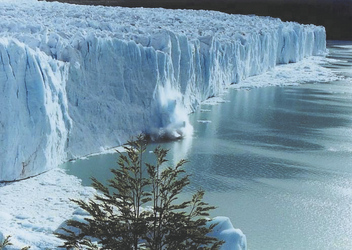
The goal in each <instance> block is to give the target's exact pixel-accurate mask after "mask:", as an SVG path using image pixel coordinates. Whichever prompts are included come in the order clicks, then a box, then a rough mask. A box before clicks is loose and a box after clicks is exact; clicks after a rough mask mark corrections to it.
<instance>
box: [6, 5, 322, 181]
mask: <svg viewBox="0 0 352 250" xmlns="http://www.w3.org/2000/svg"><path fill="white" fill-rule="evenodd" d="M24 3H25V4H24ZM0 12H1V17H2V18H1V20H0V95H1V99H0V143H1V147H0V182H1V181H14V180H20V179H24V178H27V177H30V176H34V175H37V174H40V173H43V172H45V171H47V170H49V169H52V168H54V167H56V166H58V165H59V164H60V163H62V162H64V161H67V160H69V159H74V158H77V157H82V156H85V155H88V154H91V153H97V152H102V151H104V150H106V149H109V148H111V147H115V146H118V145H121V144H123V143H125V142H126V141H127V140H128V139H130V137H131V136H133V135H136V134H139V133H141V132H143V133H147V134H150V135H151V136H155V137H157V136H171V137H180V136H183V135H185V134H187V133H189V131H191V130H192V127H191V125H190V124H189V122H188V114H189V113H190V112H192V111H194V110H195V109H196V108H197V106H198V105H199V104H200V103H201V102H202V101H204V100H206V99H208V98H210V97H213V96H218V95H219V94H221V93H223V92H224V91H225V90H226V89H227V88H228V87H229V86H230V85H234V84H236V86H237V85H238V86H241V82H243V81H244V80H245V79H248V77H250V76H255V75H260V74H262V73H264V72H267V71H268V70H271V69H273V68H274V67H275V66H276V65H280V64H288V63H294V62H298V61H300V60H302V59H304V58H306V57H309V56H313V55H324V54H325V53H326V33H325V29H324V27H320V26H314V25H301V24H298V23H293V22H282V21H281V20H279V19H275V18H271V17H258V16H243V15H229V14H224V13H220V12H215V11H195V10H165V9H144V8H122V7H103V6H76V5H70V4H63V3H57V2H50V3H48V2H44V1H36V0H30V1H19V0H17V1H15V2H13V1H9V0H0Z"/></svg>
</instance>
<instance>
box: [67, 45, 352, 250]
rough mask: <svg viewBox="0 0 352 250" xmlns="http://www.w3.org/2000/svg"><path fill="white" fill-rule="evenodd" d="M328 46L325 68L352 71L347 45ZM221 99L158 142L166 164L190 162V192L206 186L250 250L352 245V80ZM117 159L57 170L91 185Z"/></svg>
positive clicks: (241, 93) (100, 158) (351, 49)
mask: <svg viewBox="0 0 352 250" xmlns="http://www.w3.org/2000/svg"><path fill="white" fill-rule="evenodd" d="M350 45H351V43H350ZM329 46H330V57H332V58H335V59H339V61H336V62H334V63H332V64H329V65H326V66H327V67H330V68H332V69H334V70H335V71H337V72H339V74H340V75H342V76H345V77H352V46H349V47H348V46H343V47H341V46H339V44H337V43H336V42H334V43H330V44H329ZM225 99H226V100H229V102H225V103H222V104H219V105H202V106H201V107H200V109H199V110H198V111H197V112H195V113H194V114H192V115H191V116H190V119H191V123H192V125H193V127H194V134H193V136H192V137H190V138H185V139H183V140H179V141H174V142H168V143H163V144H162V146H163V147H165V148H170V154H169V157H170V162H171V163H175V162H177V161H178V160H180V159H181V158H186V159H188V160H189V161H190V162H189V163H188V164H187V165H186V166H185V168H186V170H187V172H188V173H190V174H192V177H191V181H192V184H191V187H190V188H189V190H188V191H193V190H195V189H197V188H203V189H204V190H205V191H206V197H205V199H206V201H207V202H209V203H211V204H215V205H217V206H218V208H217V209H216V210H215V211H214V213H213V215H224V216H228V217H230V218H231V221H232V223H233V224H234V226H235V227H237V228H240V229H241V230H242V231H243V232H244V233H245V234H246V235H247V240H248V246H249V249H285V250H286V249H352V88H351V82H350V81H348V80H347V79H346V80H344V79H342V80H341V81H337V82H330V83H324V84H323V83H310V84H304V85H300V86H292V87H265V88H256V89H250V90H231V91H229V93H228V94H227V95H226V96H225ZM151 147H154V145H151ZM150 156H151V155H150V154H149V157H150ZM116 160H117V156H116V155H100V156H95V157H91V158H89V159H88V160H79V161H76V162H74V163H67V164H65V165H64V166H63V167H64V168H66V169H67V171H68V173H70V174H74V175H76V176H78V177H80V178H81V179H82V180H83V184H84V185H89V184H90V180H89V177H90V176H96V177H97V178H98V179H100V180H104V179H106V178H109V176H110V175H109V169H110V168H112V167H115V166H116ZM185 195H187V194H185Z"/></svg>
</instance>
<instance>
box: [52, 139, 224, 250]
mask: <svg viewBox="0 0 352 250" xmlns="http://www.w3.org/2000/svg"><path fill="white" fill-rule="evenodd" d="M146 148H147V141H146V139H145V138H144V137H143V136H142V135H141V136H138V137H137V138H136V140H134V141H130V142H129V143H128V145H126V146H125V147H124V149H125V150H126V153H119V160H118V168H115V169H111V172H112V174H113V178H112V179H110V180H108V185H104V184H102V183H101V182H99V181H98V180H97V179H95V178H92V180H93V187H94V188H95V189H96V190H97V191H98V192H97V194H96V195H95V197H94V198H92V199H90V200H89V201H83V200H72V201H73V202H74V203H76V204H77V205H78V206H79V207H80V208H81V209H82V210H84V211H85V212H86V213H87V214H89V216H88V217H86V218H84V220H74V219H72V220H69V221H67V225H66V226H64V227H62V228H61V231H60V232H57V233H56V235H57V237H59V238H61V239H63V240H64V244H63V245H62V246H60V247H64V248H67V249H71V248H76V249H77V248H78V249H82V248H84V249H133V250H137V249H152V250H161V249H218V248H219V247H220V246H221V245H222V244H223V242H222V241H219V240H217V239H216V238H214V237H210V236H208V234H209V233H210V232H211V231H212V229H213V228H214V227H215V226H216V224H214V223H210V219H208V218H207V217H208V216H209V211H211V210H213V209H214V208H215V207H214V206H210V205H209V204H208V203H205V202H203V201H202V200H203V196H204V191H202V190H199V191H198V192H196V193H195V194H194V195H193V196H192V198H191V199H190V200H187V201H183V202H178V198H179V195H180V193H181V192H182V191H184V188H185V187H186V186H187V185H189V184H190V180H189V175H187V174H186V173H185V170H184V169H183V168H182V166H183V165H184V164H185V163H186V160H181V161H180V162H178V163H177V164H176V166H174V167H171V166H166V164H167V159H166V156H167V153H168V150H165V149H162V148H161V147H157V148H155V150H154V151H153V154H154V156H155V164H151V163H145V162H144V153H145V151H146Z"/></svg>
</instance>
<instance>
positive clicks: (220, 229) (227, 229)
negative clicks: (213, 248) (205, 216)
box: [209, 216, 247, 250]
mask: <svg viewBox="0 0 352 250" xmlns="http://www.w3.org/2000/svg"><path fill="white" fill-rule="evenodd" d="M216 223H218V224H217V225H216V226H215V227H214V229H213V231H212V233H211V234H209V236H212V237H215V238H217V239H219V240H223V241H225V243H224V244H223V245H222V246H221V248H220V249H221V250H246V249H247V239H246V236H245V235H244V234H243V233H242V231H241V230H240V229H235V228H234V227H233V225H232V223H231V221H230V219H229V218H228V217H224V216H218V217H215V218H214V219H213V220H211V223H209V224H216Z"/></svg>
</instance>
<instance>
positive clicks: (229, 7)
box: [46, 0, 352, 40]
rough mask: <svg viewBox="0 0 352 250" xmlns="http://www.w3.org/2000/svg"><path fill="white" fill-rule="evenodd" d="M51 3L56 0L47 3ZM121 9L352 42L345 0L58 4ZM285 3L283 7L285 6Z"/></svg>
mask: <svg viewBox="0 0 352 250" xmlns="http://www.w3.org/2000/svg"><path fill="white" fill-rule="evenodd" d="M46 1H47V2H51V1H54V0H46ZM55 1H58V2H66V3H72V4H84V5H104V6H122V7H153V8H156V7H162V8H169V9H207V10H218V11H222V12H226V13H230V14H255V15H259V16H272V17H278V18H281V19H282V20H283V21H296V22H299V23H303V24H315V25H323V26H324V27H325V28H326V31H327V39H329V40H352V1H344V0H319V1H315V0H306V1H303V0H286V1H280V0H218V1H210V0H55ZM283 2H284V3H283Z"/></svg>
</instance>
